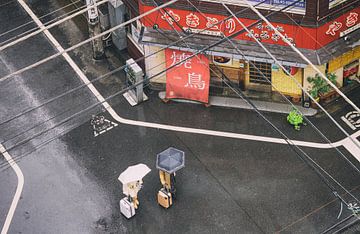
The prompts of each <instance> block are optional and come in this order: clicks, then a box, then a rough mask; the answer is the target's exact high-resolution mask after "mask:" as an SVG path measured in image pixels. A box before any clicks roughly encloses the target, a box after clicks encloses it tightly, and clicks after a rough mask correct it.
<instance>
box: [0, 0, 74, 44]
mask: <svg viewBox="0 0 360 234" xmlns="http://www.w3.org/2000/svg"><path fill="white" fill-rule="evenodd" d="M80 1H81V0H76V2H74V3H70V4H68V5H65V6H63V7H61V8H58V9H56V10H54V11H51V12H49V13H47V14H45V15H42V16H40V17H39V19H42V18H45V17H46V16H49V15H52V14H54V13H56V12H58V11H60V10H63V9H66V8H68V7H70V6H71V5H74V4H75V3H77V2H80ZM0 7H1V6H0ZM67 14H69V13H67ZM61 16H64V15H61ZM49 22H50V21H48V22H46V23H44V25H46V24H47V23H49ZM33 23H34V21H32V20H30V21H28V22H26V23H24V24H21V25H19V26H17V27H15V28H12V29H10V30H8V31H6V32H3V33H0V37H2V36H4V35H6V34H9V33H11V32H13V31H16V30H18V29H20V28H23V27H25V26H26V25H29V24H33ZM37 28H39V27H34V28H32V29H31V30H36V29H37ZM29 31H30V30H29ZM10 39H12V38H10ZM1 44H3V42H2V43H1Z"/></svg>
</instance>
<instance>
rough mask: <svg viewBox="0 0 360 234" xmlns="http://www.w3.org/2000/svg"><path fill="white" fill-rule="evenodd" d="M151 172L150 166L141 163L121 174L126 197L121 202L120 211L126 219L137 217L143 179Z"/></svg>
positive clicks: (120, 177) (120, 178)
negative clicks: (136, 212)
mask: <svg viewBox="0 0 360 234" xmlns="http://www.w3.org/2000/svg"><path fill="white" fill-rule="evenodd" d="M150 171H151V170H150V168H149V167H148V166H146V165H145V164H142V163H139V164H137V165H134V166H130V167H128V168H127V169H126V170H125V171H123V172H122V173H121V174H120V176H119V178H118V179H119V180H120V182H121V183H122V184H123V194H125V195H126V197H124V198H123V199H121V200H120V211H121V213H122V214H123V215H124V216H125V217H126V218H131V217H132V216H134V215H135V209H138V207H139V200H138V192H139V191H140V189H141V188H142V184H143V181H142V179H143V177H144V176H145V175H147V174H148V173H149V172H150Z"/></svg>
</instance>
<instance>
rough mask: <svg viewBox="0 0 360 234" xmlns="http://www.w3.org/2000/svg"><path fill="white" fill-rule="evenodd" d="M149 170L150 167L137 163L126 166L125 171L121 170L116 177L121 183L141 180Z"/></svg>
mask: <svg viewBox="0 0 360 234" xmlns="http://www.w3.org/2000/svg"><path fill="white" fill-rule="evenodd" d="M150 171H151V169H150V168H149V167H148V166H146V165H145V164H142V163H139V164H136V165H134V166H130V167H128V168H127V169H126V170H125V171H123V172H122V173H121V174H120V176H119V178H118V179H119V180H120V182H121V183H123V184H127V183H130V182H134V181H138V180H141V179H142V178H143V177H144V176H146V174H148V173H149V172H150Z"/></svg>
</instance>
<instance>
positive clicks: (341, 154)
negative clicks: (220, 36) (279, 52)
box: [187, 0, 360, 173]
mask: <svg viewBox="0 0 360 234" xmlns="http://www.w3.org/2000/svg"><path fill="white" fill-rule="evenodd" d="M187 2H189V3H190V4H191V5H192V6H193V7H194V8H195V9H196V10H197V11H198V12H199V13H200V14H201V15H202V16H203V17H205V18H206V16H205V14H204V13H202V12H201V11H200V10H199V9H198V8H197V7H196V6H195V5H194V4H193V3H192V2H191V1H190V0H187ZM294 4H296V2H295V3H294ZM225 9H226V10H228V8H227V7H225ZM230 13H231V11H230ZM233 17H236V15H233ZM238 21H239V24H240V25H241V26H242V27H243V28H244V29H245V30H246V31H247V32H248V33H249V35H251V37H252V38H253V39H254V40H255V41H256V42H257V43H258V44H259V45H260V46H261V47H262V48H263V49H265V51H266V52H267V53H268V54H269V55H270V56H271V57H272V58H273V59H274V61H275V62H277V63H278V64H280V63H279V62H278V60H276V58H275V57H274V56H273V55H272V54H271V53H270V51H268V50H267V49H266V48H264V46H263V45H262V43H261V42H260V41H258V40H257V39H256V38H255V37H254V35H253V34H251V33H250V31H249V28H247V27H246V26H245V25H244V24H243V23H242V22H240V20H238ZM225 37H226V36H225ZM228 41H229V43H230V44H231V45H232V46H233V47H234V48H235V50H236V51H237V52H238V53H239V54H241V55H242V56H243V58H245V59H246V57H245V54H244V53H243V52H242V51H241V50H240V49H239V48H238V47H237V46H236V45H235V44H234V43H233V42H232V41H231V40H230V39H229V40H228ZM246 60H247V61H248V62H250V63H251V64H252V65H253V66H254V67H255V68H256V70H257V71H258V72H259V73H260V74H261V75H262V76H263V77H264V78H265V79H266V81H267V82H268V83H269V84H270V85H271V86H272V87H273V88H275V90H276V91H278V89H277V88H276V86H275V85H273V84H272V82H271V81H270V80H269V79H268V78H267V77H266V76H265V75H264V73H263V72H262V71H261V70H260V69H259V68H258V67H257V66H255V64H254V63H253V62H252V61H250V60H249V59H246ZM281 68H282V69H283V70H284V71H286V72H287V75H289V76H290V77H291V79H292V80H293V81H296V82H297V80H296V79H295V78H294V77H293V76H292V75H291V74H290V73H289V72H288V71H287V70H286V69H284V67H283V66H282V65H281ZM297 86H298V87H299V88H300V89H301V90H302V91H305V92H306V90H305V89H304V88H303V87H302V86H301V84H299V82H297ZM278 92H279V91H278ZM279 93H280V95H281V96H282V97H283V99H284V100H286V101H287V102H288V103H290V105H291V106H292V107H294V108H295V109H296V110H297V111H298V112H299V113H301V111H300V110H298V108H296V107H295V105H294V104H293V103H292V102H291V101H290V100H288V99H287V98H286V97H285V96H284V94H282V93H281V92H279ZM319 105H320V104H319ZM324 111H325V113H327V114H328V115H330V114H329V113H328V112H327V111H326V110H324ZM302 115H303V116H304V118H305V120H306V121H307V122H309V123H310V125H311V126H312V127H313V128H314V129H315V130H316V131H317V133H318V134H319V135H320V136H321V137H322V138H323V139H325V140H326V141H327V142H328V143H329V144H330V145H331V146H332V147H333V148H334V149H335V150H336V151H337V152H338V153H339V154H340V156H341V157H342V158H343V159H345V161H346V162H347V163H349V164H350V165H351V166H352V167H353V168H354V169H355V170H356V171H357V172H358V173H360V170H359V168H357V167H356V166H355V165H354V164H353V163H352V162H351V161H350V160H349V159H348V158H347V157H346V156H345V155H344V154H343V153H342V152H341V151H340V150H339V149H338V148H337V147H334V145H333V144H332V142H331V141H330V140H329V139H328V138H327V137H326V136H325V134H323V133H322V132H321V131H320V129H318V128H317V127H316V126H315V125H314V124H313V123H312V122H311V121H310V119H308V118H307V117H306V116H305V115H304V114H302ZM334 121H335V120H334ZM335 122H336V121H335ZM336 124H337V125H338V126H340V125H339V124H338V123H337V122H336ZM340 127H341V126H340Z"/></svg>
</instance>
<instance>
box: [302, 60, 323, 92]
mask: <svg viewBox="0 0 360 234" xmlns="http://www.w3.org/2000/svg"><path fill="white" fill-rule="evenodd" d="M316 67H317V68H318V69H319V70H320V71H321V72H322V73H324V74H325V70H326V66H325V65H321V66H316ZM316 73H317V72H316V71H315V70H314V69H313V68H312V67H311V66H310V65H308V66H307V67H305V68H304V78H303V87H304V89H305V90H307V91H308V90H310V89H311V84H310V83H309V82H308V80H307V78H308V77H314V76H315V74H316Z"/></svg>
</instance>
